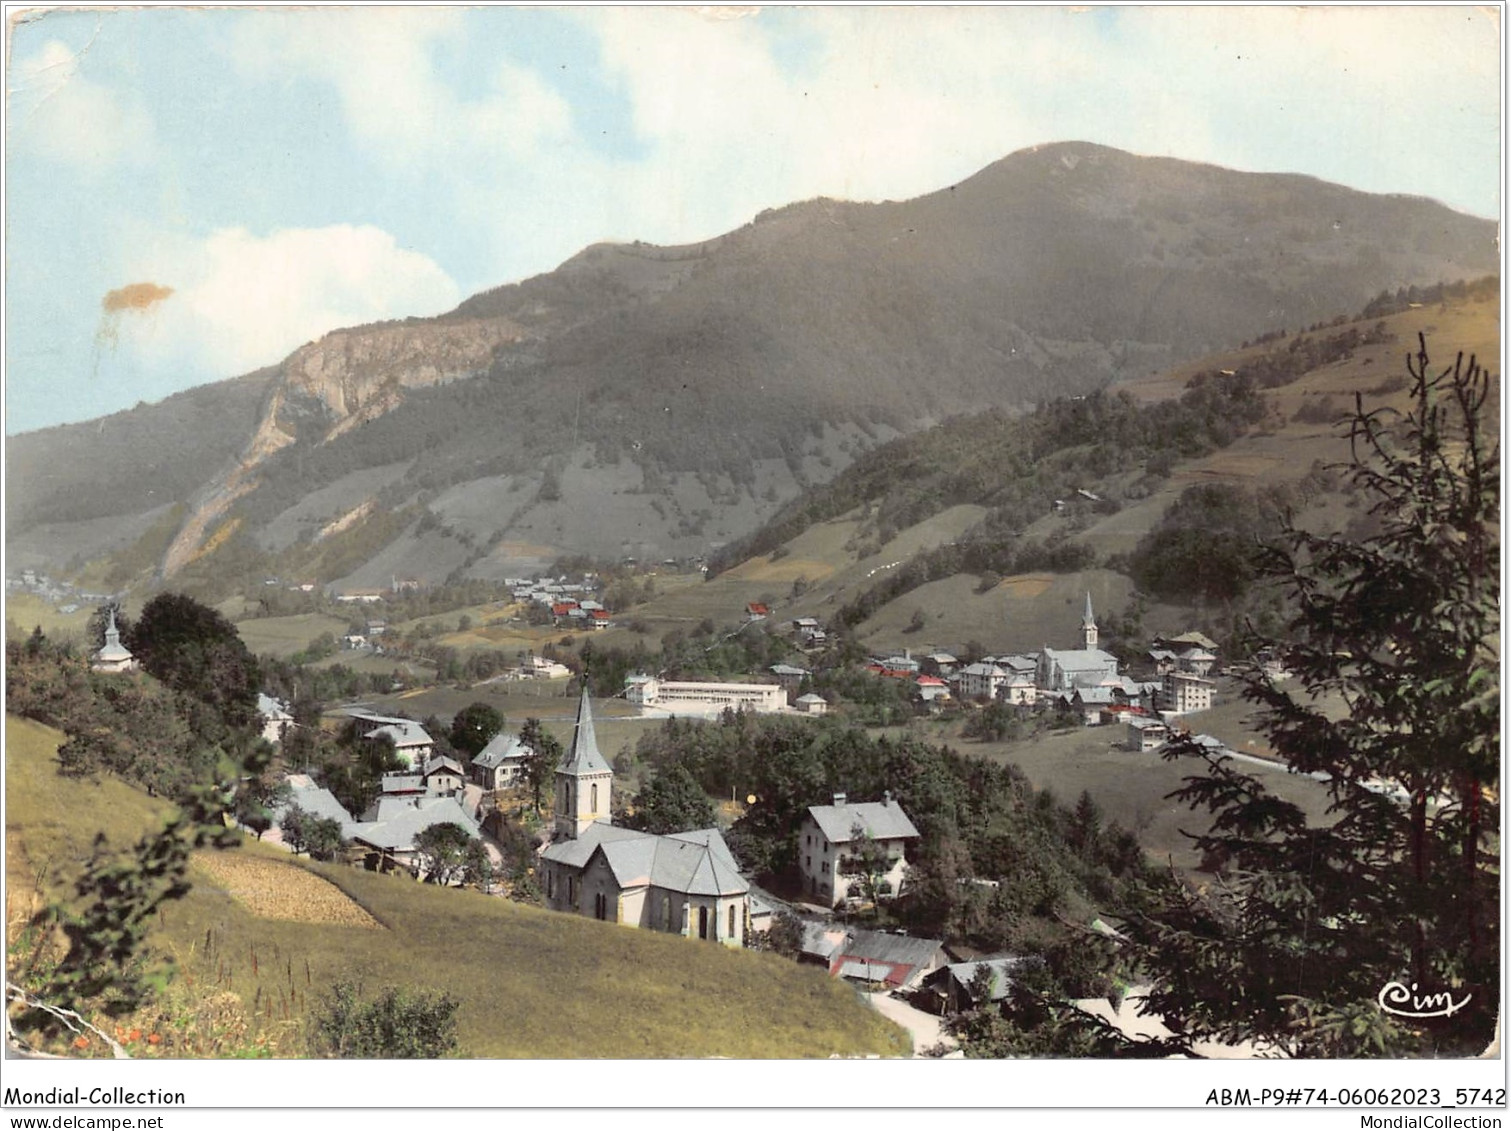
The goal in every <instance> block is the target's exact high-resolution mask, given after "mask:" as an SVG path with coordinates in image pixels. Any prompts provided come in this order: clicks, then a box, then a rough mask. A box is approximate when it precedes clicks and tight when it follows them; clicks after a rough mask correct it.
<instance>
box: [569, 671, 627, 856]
mask: <svg viewBox="0 0 1511 1131" xmlns="http://www.w3.org/2000/svg"><path fill="white" fill-rule="evenodd" d="M613 788H614V771H613V768H612V767H610V766H609V764H608V763H607V762H606V761H604V758H603V755H602V754H601V753H599V751H598V739H597V736H596V735H594V733H593V708H592V706H591V705H590V704H589V702H588V683H587V680H586V679H584V680H583V682H582V701H581V702H580V703H579V704H578V706H577V729H576V731H575V732H574V733H573V735H572V752H571V754H570V755H568V756H567V760H566V761H565V762H563V763H562V764H561V766H560V768H559V769H558V770H557V771H556V839H557V840H576V839H577V838H578V837H579V836H581V835H582V831H583V830H584V829H586V828H587V827H588V826H589V825H591V824H592V823H593V822H594V821H603V822H604V823H605V824H607V823H608V821H609V814H610V812H611V810H610V808H609V798H610V794H611V792H612V791H613Z"/></svg>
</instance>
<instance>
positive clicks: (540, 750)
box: [519, 718, 562, 813]
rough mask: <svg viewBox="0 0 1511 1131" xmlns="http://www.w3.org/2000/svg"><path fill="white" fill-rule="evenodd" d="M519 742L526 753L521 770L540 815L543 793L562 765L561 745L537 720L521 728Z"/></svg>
mask: <svg viewBox="0 0 1511 1131" xmlns="http://www.w3.org/2000/svg"><path fill="white" fill-rule="evenodd" d="M519 741H520V744H521V745H523V746H524V747H525V751H526V753H525V757H524V761H523V763H522V765H521V769H522V771H523V773H524V776H525V783H526V784H527V785H528V786H529V787H530V800H531V801H532V802H533V804H534V805H535V811H536V812H537V813H539V812H540V796H541V793H542V792H544V790H545V788H546V786H547V785H548V784H550V782H551V780H552V778H553V777H555V775H556V767H557V766H559V765H561V753H562V751H561V743H560V742H558V741H557V739H556V736H555V735H553V734H551V733H550V732H549V731H547V730H546V729H545V728H544V727H543V726H541V725H540V720H539V719H536V718H529V719H526V720H525V725H524V726H523V727H521V728H520V732H519Z"/></svg>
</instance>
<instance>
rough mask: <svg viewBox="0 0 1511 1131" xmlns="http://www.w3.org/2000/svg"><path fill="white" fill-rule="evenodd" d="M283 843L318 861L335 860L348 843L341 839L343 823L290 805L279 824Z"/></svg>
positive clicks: (296, 852) (296, 851)
mask: <svg viewBox="0 0 1511 1131" xmlns="http://www.w3.org/2000/svg"><path fill="white" fill-rule="evenodd" d="M278 827H279V829H280V830H281V832H282V834H283V843H284V844H286V845H288V847H289V848H290V849H291V850H292V851H293V852H294V853H295V855H298V854H299V853H301V852H308V853H309V854H310V856H311V857H313V858H314V859H316V860H334V859H335V857H336V854H337V853H338V852H340V851H341V848H342V846H343V845H344V844H345V843H346V842H345V841H344V840H343V839H342V838H341V822H340V821H338V820H336V818H334V817H321V816H318V815H316V814H314V813H310V812H308V811H306V810H304V809H301V808H300V807H299V806H297V805H290V806H289V807H288V809H287V810H286V811H285V812H284V814H283V820H282V821H281V822H280V823H279V826H278Z"/></svg>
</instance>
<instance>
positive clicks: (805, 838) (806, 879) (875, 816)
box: [798, 792, 918, 906]
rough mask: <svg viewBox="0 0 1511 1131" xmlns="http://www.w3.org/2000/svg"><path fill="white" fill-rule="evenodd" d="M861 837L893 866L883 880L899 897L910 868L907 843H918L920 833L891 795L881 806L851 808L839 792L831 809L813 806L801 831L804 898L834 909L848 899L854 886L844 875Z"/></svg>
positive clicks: (873, 803)
mask: <svg viewBox="0 0 1511 1131" xmlns="http://www.w3.org/2000/svg"><path fill="white" fill-rule="evenodd" d="M857 834H859V835H860V836H865V837H870V838H871V839H872V840H873V841H875V842H877V843H878V844H880V845H882V846H883V847H884V848H885V849H886V851H887V859H888V861H889V862H890V864H891V867H890V868H889V869H888V870H887V873H886V877H885V878H886V880H887V882H888V883H889V884H891V888H892V893H893V894H894V895H895V894H896V893H897V892H898V890H899V889H900V888H901V886H902V882H903V878H904V875H905V873H906V871H907V866H908V862H907V859H906V856H905V854H904V849H905V848H906V846H907V842H908V841H910V840H917V839H918V830H917V829H916V828H914V827H913V822H912V821H910V820H909V819H908V815H907V814H906V813H904V812H903V811H902V806H901V805H899V804H898V803H897V802H895V801H893V800H892V794H891V793H890V792H888V793H886V794H885V795H884V797H883V799H882V800H881V801H866V802H858V803H856V804H850V803H849V802H848V800H847V799H846V797H845V795H844V794H843V793H837V794H835V795H834V804H832V805H810V806H809V807H808V813H807V815H806V816H804V818H803V824H802V827H801V828H800V829H799V831H798V866H799V871H801V873H802V876H803V892H804V894H806V895H807V896H809V897H810V898H813V899H814V900H815V902H822V903H826V904H829V905H831V906H833V905H835V904H838V903H841V902H843V901H844V900H845V899H846V898H847V897H848V896H849V894H850V888H851V887H852V885H853V884H854V882H855V881H853V880H851V879H849V878H848V877H845V876H843V875H841V874H840V872H841V868H842V861H843V860H844V858H845V857H846V855H847V854H848V853H849V852H850V851H851V849H852V846H853V845H854V844H855V842H856V839H857Z"/></svg>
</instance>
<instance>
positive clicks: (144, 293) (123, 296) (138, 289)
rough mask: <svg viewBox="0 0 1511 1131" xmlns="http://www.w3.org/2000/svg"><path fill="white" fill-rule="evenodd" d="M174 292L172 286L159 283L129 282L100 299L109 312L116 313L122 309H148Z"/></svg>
mask: <svg viewBox="0 0 1511 1131" xmlns="http://www.w3.org/2000/svg"><path fill="white" fill-rule="evenodd" d="M172 293H173V288H172V287H164V286H161V285H159V284H157V283H128V284H126V286H124V287H119V288H117V289H116V290H113V291H109V292H107V293H106V295H105V297H104V298H103V299H102V300H101V301H100V305H101V306H102V307H104V309H105V312H106V313H107V314H115V313H117V312H119V311H122V310H146V309H148V308H149V307H151V306H154V305H156V304H157V303H160V302H162V301H163V300H164V299H165V298H167V297H168V296H169V295H171V294H172Z"/></svg>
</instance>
